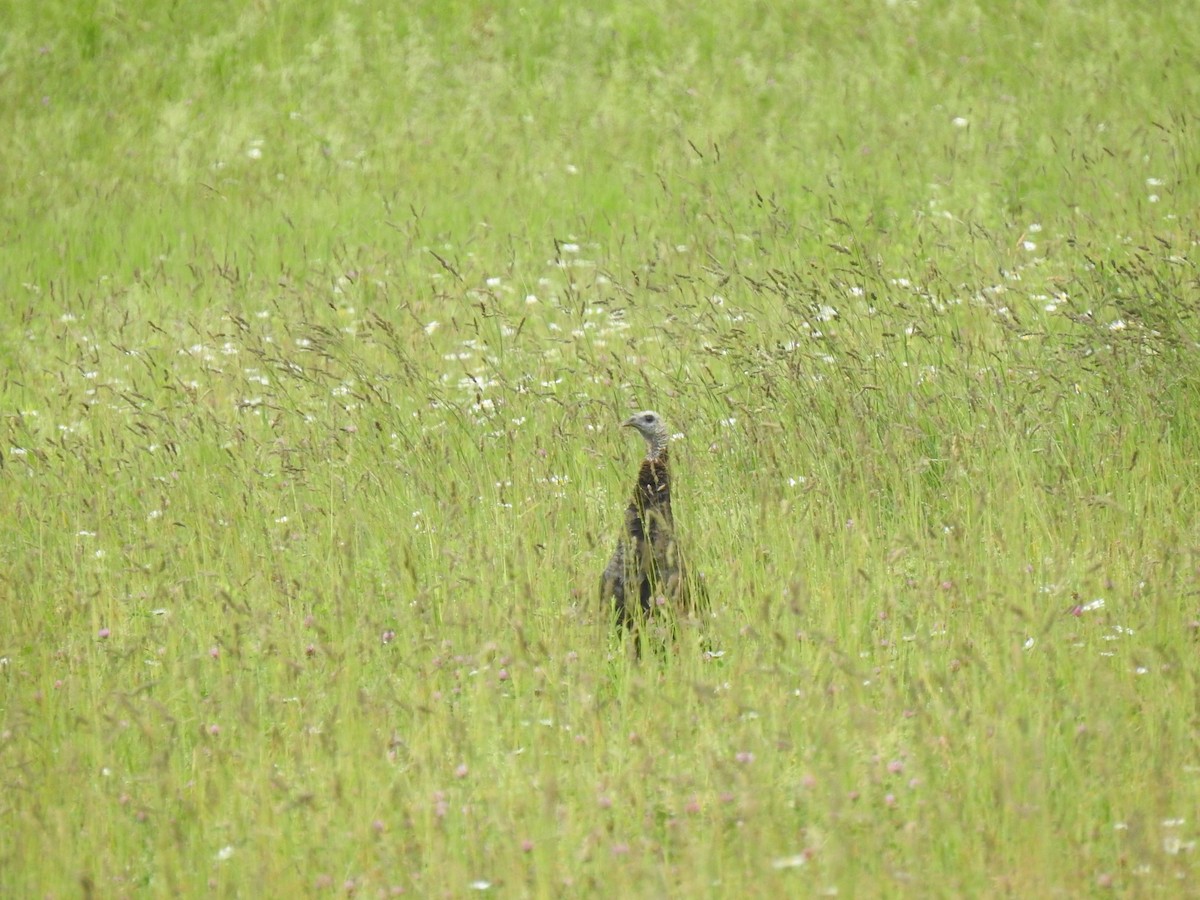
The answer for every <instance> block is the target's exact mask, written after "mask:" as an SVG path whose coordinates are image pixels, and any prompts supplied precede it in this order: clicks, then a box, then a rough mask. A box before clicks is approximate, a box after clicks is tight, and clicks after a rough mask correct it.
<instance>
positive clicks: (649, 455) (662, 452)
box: [646, 432, 667, 462]
mask: <svg viewBox="0 0 1200 900" xmlns="http://www.w3.org/2000/svg"><path fill="white" fill-rule="evenodd" d="M666 457H667V435H666V433H665V432H655V433H654V434H651V435H648V436H647V438H646V459H648V460H650V461H651V462H654V461H657V460H659V459H666Z"/></svg>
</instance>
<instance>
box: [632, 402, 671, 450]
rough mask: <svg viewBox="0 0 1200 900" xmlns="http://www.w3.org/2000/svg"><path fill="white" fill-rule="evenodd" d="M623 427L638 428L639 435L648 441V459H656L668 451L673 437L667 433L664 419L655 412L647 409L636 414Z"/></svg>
mask: <svg viewBox="0 0 1200 900" xmlns="http://www.w3.org/2000/svg"><path fill="white" fill-rule="evenodd" d="M622 427H624V428H636V429H637V430H638V433H639V434H641V436H642V437H644V438H645V439H646V457H647V459H654V458H655V457H656V456H658V454H659V453H661V452H662V451H663V450H665V449H667V441H668V440H669V439H670V436H671V435H670V432H668V431H667V423H666V422H664V421H663V417H662V416H660V415H659V414H658V413H656V412H654V410H651V409H647V410H644V411H642V412H640V413H634V414H633V415H632V416H630V417H629V418H628V419H626V420H625V421H624V422H623V423H622Z"/></svg>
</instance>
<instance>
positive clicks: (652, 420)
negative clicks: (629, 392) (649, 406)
mask: <svg viewBox="0 0 1200 900" xmlns="http://www.w3.org/2000/svg"><path fill="white" fill-rule="evenodd" d="M646 422H647V423H648V424H653V423H654V416H653V414H651V415H648V416H646Z"/></svg>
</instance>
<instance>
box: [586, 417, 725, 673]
mask: <svg viewBox="0 0 1200 900" xmlns="http://www.w3.org/2000/svg"><path fill="white" fill-rule="evenodd" d="M622 427H626V428H633V429H635V430H636V431H637V432H638V433H639V434H641V436H642V437H643V438H645V441H646V456H645V459H643V460H642V464H641V466H640V468H639V469H638V477H637V485H636V486H635V487H634V491H633V499H632V500H630V502H629V506H628V507H626V509H625V525H624V529H623V531H622V533H621V536H620V537H619V538H618V540H617V546H616V549H615V550H614V551H613V555H612V558H611V559H610V560H609V561H608V565H607V566H605V568H604V573H603V575H601V577H600V601H601V603H602V604H603V603H609V602H611V603H612V607H613V611H614V613H615V617H616V624H617V627H618V629H621V628H625V629H627V630H629V631H632V632H634V633H635V634H636V635H637V636H638V640H639V643H638V645H637V647H638V653H639V655H640V652H641V643H640V632H641V629H642V627H643V626H644V625H646V624H647V623H648V621H649V620H650V619H652V618H657V617H659V616H664V617H668V618H669V621H668V622H667V623H666V629H667V630H668V631H669V632H670V633H671V634H674V633H675V622H674V619H675V617H677V616H679V615H685V616H691V615H694V614H695V613H696V612H698V611H699V610H700V609H701V608H702V607H703V606H705V605H707V601H708V595H707V591H706V590H705V588H704V585H703V582H702V581H699V580H698V581H696V582H695V583H693V580H692V578H691V576H690V573H689V571H688V567H687V564H686V563H685V561H684V556H683V553H682V551H681V550H680V547H679V543H678V540H677V538H676V534H675V518H674V516H673V515H672V513H671V468H670V453H669V450H668V446H667V445H668V443H669V441H670V431H669V430H668V429H667V423H666V422H665V421H664V420H663V417H662V416H661V415H659V414H658V413H657V412H655V411H654V410H644V411H643V412H639V413H635V414H634V415H632V416H630V417H629V418H628V419H626V420H625V421H624V422H623V423H622Z"/></svg>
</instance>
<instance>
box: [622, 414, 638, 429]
mask: <svg viewBox="0 0 1200 900" xmlns="http://www.w3.org/2000/svg"><path fill="white" fill-rule="evenodd" d="M636 424H637V416H630V417H629V418H628V419H626V420H625V421H624V422H622V423H621V427H622V428H632V427H633V426H634V425H636Z"/></svg>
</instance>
